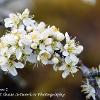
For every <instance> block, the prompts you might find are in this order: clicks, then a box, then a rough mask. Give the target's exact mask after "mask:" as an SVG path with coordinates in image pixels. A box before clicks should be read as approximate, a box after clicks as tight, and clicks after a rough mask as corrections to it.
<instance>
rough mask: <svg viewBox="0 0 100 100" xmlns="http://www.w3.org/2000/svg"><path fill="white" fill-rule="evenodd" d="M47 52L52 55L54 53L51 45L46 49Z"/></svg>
mask: <svg viewBox="0 0 100 100" xmlns="http://www.w3.org/2000/svg"><path fill="white" fill-rule="evenodd" d="M46 50H47V51H48V52H50V53H53V52H54V51H53V48H52V47H51V45H50V46H47V47H46Z"/></svg>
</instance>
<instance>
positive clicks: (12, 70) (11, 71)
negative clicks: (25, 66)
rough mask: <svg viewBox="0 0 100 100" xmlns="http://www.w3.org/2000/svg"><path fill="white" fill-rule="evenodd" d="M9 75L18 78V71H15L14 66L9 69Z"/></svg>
mask: <svg viewBox="0 0 100 100" xmlns="http://www.w3.org/2000/svg"><path fill="white" fill-rule="evenodd" d="M8 71H9V73H10V74H12V75H13V76H16V75H17V71H16V69H15V67H14V66H10V67H9V69H8Z"/></svg>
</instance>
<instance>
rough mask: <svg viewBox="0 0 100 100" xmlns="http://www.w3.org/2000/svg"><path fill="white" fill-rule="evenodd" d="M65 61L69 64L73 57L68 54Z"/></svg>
mask: <svg viewBox="0 0 100 100" xmlns="http://www.w3.org/2000/svg"><path fill="white" fill-rule="evenodd" d="M65 62H66V63H67V64H70V63H71V59H70V57H69V56H67V57H66V58H65Z"/></svg>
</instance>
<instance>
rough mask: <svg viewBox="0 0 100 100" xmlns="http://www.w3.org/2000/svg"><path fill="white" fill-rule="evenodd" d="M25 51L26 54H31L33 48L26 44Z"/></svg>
mask: <svg viewBox="0 0 100 100" xmlns="http://www.w3.org/2000/svg"><path fill="white" fill-rule="evenodd" d="M24 53H25V54H31V53H32V49H31V48H30V47H28V46H26V47H25V49H24Z"/></svg>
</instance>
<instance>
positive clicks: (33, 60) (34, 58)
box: [27, 54, 37, 63]
mask: <svg viewBox="0 0 100 100" xmlns="http://www.w3.org/2000/svg"><path fill="white" fill-rule="evenodd" d="M27 60H28V61H29V62H30V63H37V55H36V54H31V55H30V56H28V57H27Z"/></svg>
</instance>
